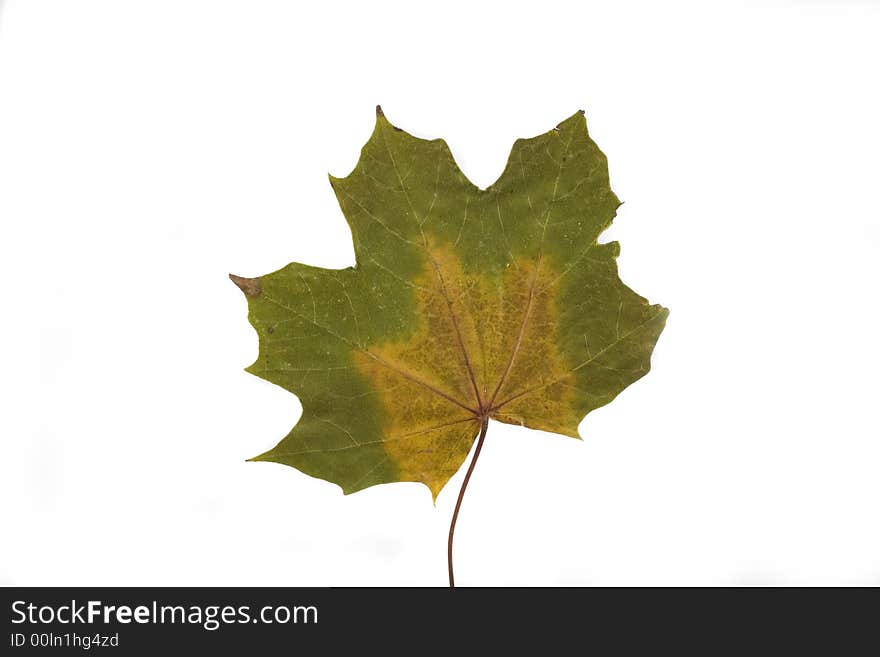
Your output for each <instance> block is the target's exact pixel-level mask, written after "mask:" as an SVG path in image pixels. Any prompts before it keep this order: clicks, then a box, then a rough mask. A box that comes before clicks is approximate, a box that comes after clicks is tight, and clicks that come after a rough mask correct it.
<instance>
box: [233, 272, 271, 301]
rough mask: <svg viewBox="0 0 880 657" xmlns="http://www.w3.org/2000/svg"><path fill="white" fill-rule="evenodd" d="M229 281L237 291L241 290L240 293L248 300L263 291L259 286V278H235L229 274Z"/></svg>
mask: <svg viewBox="0 0 880 657" xmlns="http://www.w3.org/2000/svg"><path fill="white" fill-rule="evenodd" d="M229 280H231V281H232V282H233V283H235V284H236V285H238V287H239V289H241V291H242V292H244V295H245V296H246V297H248V298H253V297H258V296H260V293H261V292H262V291H263V286H262V285H260V279H259V278H244V277H242V276H236V275H235V274H229Z"/></svg>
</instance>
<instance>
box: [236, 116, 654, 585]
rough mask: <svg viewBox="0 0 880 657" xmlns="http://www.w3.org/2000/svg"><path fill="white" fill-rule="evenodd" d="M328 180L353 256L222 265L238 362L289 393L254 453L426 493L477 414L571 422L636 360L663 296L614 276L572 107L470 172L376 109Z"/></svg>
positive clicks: (443, 147) (443, 477)
mask: <svg viewBox="0 0 880 657" xmlns="http://www.w3.org/2000/svg"><path fill="white" fill-rule="evenodd" d="M330 182H331V184H332V186H333V189H334V191H335V192H336V197H337V199H338V201H339V205H340V207H341V208H342V211H343V213H344V214H345V217H346V219H347V220H348V223H349V226H350V227H351V231H352V237H353V239H354V247H355V256H356V261H357V264H356V266H355V267H349V268H347V269H342V270H330V269H322V268H318V267H311V266H308V265H303V264H299V263H292V264H290V265H288V266H287V267H284V268H283V269H281V270H279V271H276V272H274V273H271V274H268V275H266V276H261V277H259V278H242V277H239V276H234V275H232V276H230V277H231V278H232V280H233V281H234V282H235V283H236V284H237V285H238V286H239V287H240V288H241V290H242V291H243V292H244V294H245V296H246V297H247V301H248V306H249V311H250V312H249V317H250V321H251V323H252V324H253V326H254V328H255V329H256V331H257V333H258V335H259V340H260V351H259V356H258V358H257V360H256V362H254V364H253V365H251V366H250V367H248V368H247V370H248V371H249V372H251V373H253V374H255V375H257V376H260V377H262V378H264V379H267V380H268V381H271V382H272V383H275V384H277V385H279V386H281V387H283V388H285V389H286V390H289V391H290V392H292V393H295V394H296V395H297V396H299V398H300V400H301V402H302V407H303V413H302V418H301V419H300V421H299V423H298V424H297V425H296V426H295V427H294V428H293V429H292V431H291V432H290V433H289V434H288V435H287V436H286V437H285V438H284V439H282V440H281V442H279V443H278V445H276V446H275V447H274V448H272V449H271V450H269V451H268V452H266V453H264V454H261V455H259V456H257V457H255V458H254V459H252V460H256V461H274V462H277V463H283V464H286V465H290V466H293V467H295V468H297V469H299V470H301V471H303V472H305V473H307V474H309V475H312V476H315V477H320V478H321V479H326V480H327V481H331V482H334V483H336V484H338V485H339V486H341V487H342V490H343V491H344V492H345V493H352V492H355V491H358V490H361V489H363V488H366V487H368V486H373V485H376V484H382V483H386V482H396V481H415V482H421V483H423V484H425V485H426V486H427V487H428V488H429V489H430V490H431V493H432V495H433V496H434V497H435V498H436V496H437V495H438V493H439V492H440V490H441V489H442V488H443V486H444V485H445V484H446V482H447V481H448V480H449V479H450V477H452V476H453V474H455V472H456V471H457V470H458V469H459V468H460V467H461V465H462V463H463V462H464V460H465V459H466V457H467V455H468V453H469V452H470V450H471V447H472V446H473V443H474V440H475V439H476V438H477V436H478V435H479V444H478V448H477V452H476V453H475V459H476V455H478V453H479V448H480V447H481V446H482V441H483V438H484V437H485V433H486V427H487V424H488V420H489V419H490V418H491V419H494V420H498V421H500V422H506V423H511V424H518V425H523V426H526V427H531V428H534V429H541V430H544V431H551V432H554V433H559V434H564V435H567V436H572V437H578V430H577V427H578V424H579V423H580V421H581V420H582V419H583V417H584V416H585V415H586V414H587V413H589V412H590V411H592V410H593V409H596V408H598V407H600V406H603V405H604V404H607V403H608V402H610V401H611V400H612V399H614V397H615V396H617V394H618V393H620V392H621V391H622V390H623V389H624V388H626V387H627V386H628V385H629V384H631V383H632V382H634V381H636V380H637V379H639V378H641V377H642V376H644V375H645V374H646V373H647V372H648V370H649V368H650V357H651V352H652V350H653V348H654V344H655V343H656V341H657V339H658V337H659V335H660V332H661V331H662V330H663V326H664V324H665V321H666V316H667V314H668V311H667V310H666V309H665V308H663V307H661V306H659V305H651V304H649V303H648V302H647V301H646V300H645V299H644V298H642V297H641V296H639V295H638V294H636V293H635V292H633V291H632V290H631V289H629V288H628V287H627V286H626V285H624V284H623V283H622V282H621V280H620V278H619V277H618V273H617V264H616V257H617V255H618V253H619V247H618V244H617V243H613V242H612V243H607V244H600V243H599V242H598V237H599V235H600V234H601V233H602V231H603V230H605V228H607V227H608V226H609V224H610V223H611V221H612V219H613V218H614V216H615V213H616V210H617V208H618V207H619V205H620V201H619V200H618V199H617V197H616V196H615V195H614V193H613V192H612V191H611V188H610V186H609V182H608V167H607V162H606V158H605V156H604V155H603V154H602V152H601V151H600V150H599V148H598V147H597V146H596V144H595V143H594V142H593V141H592V140H591V139H590V137H589V135H588V133H587V127H586V121H585V118H584V115H583V112H578V113H576V114H574V115H573V116H571V117H570V118H568V119H566V120H565V121H563V122H562V123H560V124H559V125H558V126H557V127H556V128H554V129H553V130H550V131H549V132H547V133H545V134H542V135H540V136H538V137H534V138H531V139H519V140H517V141H516V142H515V143H514V145H513V148H512V150H511V153H510V158H509V161H508V163H507V167H506V168H505V170H504V172H503V173H502V174H501V177H500V178H499V179H498V180H497V181H496V182H495V183H494V184H493V185H491V186H490V187H488V188H487V189H479V188H478V187H476V186H475V185H473V184H472V183H471V182H470V181H469V180H468V179H467V178H466V177H465V175H464V174H463V173H462V172H461V170H460V169H459V168H458V166H457V165H456V163H455V161H454V159H453V157H452V154H451V152H450V150H449V147H448V146H447V144H446V142H445V141H443V140H442V139H433V140H424V139H419V138H416V137H413V136H412V135H409V134H407V133H406V132H404V131H402V130H400V129H399V128H396V127H395V126H393V125H391V123H389V122H388V120H387V119H386V118H385V116H384V114H383V113H382V111H381V109H379V108H377V113H376V126H375V129H374V131H373V134H372V136H371V137H370V139H369V141H368V142H367V143H366V145H365V146H364V148H363V150H362V152H361V157H360V160H359V161H358V163H357V165H356V166H355V168H354V170H353V171H352V172H351V173H350V174H349V175H348V176H346V177H345V178H334V177H332V176H331V177H330ZM475 459H474V460H473V461H472V463H471V468H470V469H469V470H468V473H467V476H466V479H465V484H464V485H465V486H466V483H467V480H468V479H469V478H470V473H471V471H472V469H473V464H474V462H475ZM463 493H464V487H463V488H462V491H461V493H460V496H459V505H460V502H461V495H463ZM457 514H458V505H457V506H456V513H455V516H454V517H453V528H454V521H455V517H457ZM451 535H452V529H451V530H450V581H452V573H451V544H452V541H451Z"/></svg>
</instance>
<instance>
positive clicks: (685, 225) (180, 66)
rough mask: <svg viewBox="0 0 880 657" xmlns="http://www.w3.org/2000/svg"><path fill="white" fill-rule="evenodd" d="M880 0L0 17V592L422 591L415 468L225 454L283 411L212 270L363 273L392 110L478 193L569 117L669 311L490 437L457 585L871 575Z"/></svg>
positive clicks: (164, 8)
mask: <svg viewBox="0 0 880 657" xmlns="http://www.w3.org/2000/svg"><path fill="white" fill-rule="evenodd" d="M878 34H880V5H878V4H877V3H875V2H867V1H865V2H856V1H839V2H830V1H829V2H808V1H804V2H794V1H790V2H770V3H767V2H761V3H759V2H754V3H747V2H729V3H726V4H723V3H708V2H696V3H692V4H691V3H681V2H644V3H635V2H614V3H607V4H606V5H605V6H604V7H603V6H598V5H591V4H589V3H585V2H578V3H557V2H551V1H548V0H544V1H542V2H539V3H524V4H522V5H520V4H517V3H513V2H506V3H502V4H498V5H494V6H490V5H488V4H485V5H484V4H483V3H478V2H473V1H472V2H466V3H461V4H457V3H454V2H446V3H442V4H441V3H434V4H433V5H432V6H430V7H429V6H426V5H423V4H422V3H413V2H401V3H388V2H381V1H375V0H374V1H372V2H359V3H348V4H342V3H339V2H332V3H331V2H328V3H292V2H277V3H273V2H217V1H216V0H212V1H210V2H207V1H206V2H193V1H183V2H182V1H179V0H175V1H173V2H172V1H170V0H169V1H156V0H150V1H149V2H146V1H144V2H130V1H129V2H119V1H112V2H111V1H106V2H95V1H82V2H43V1H40V0H34V1H30V2H25V1H11V2H6V3H5V6H3V7H2V9H0V222H2V238H0V267H2V281H3V284H2V290H3V294H2V300H0V303H2V323H0V350H2V354H0V355H2V367H0V376H2V389H0V395H2V396H0V399H2V402H0V405H2V411H0V413H2V419H0V423H2V425H0V440H2V458H0V527H2V529H0V534H2V540H0V583H3V584H23V585H55V584H59V585H60V584H94V585H99V584H102V585H135V584H149V585H158V584H169V585H175V584H179V585H195V584H215V585H221V584H238V585H244V584H252V585H345V584H351V585H392V584H403V585H441V586H442V585H444V584H445V583H446V572H445V569H446V562H445V548H446V546H445V539H446V531H447V523H448V521H449V517H450V514H451V510H452V505H453V503H454V501H455V495H456V494H457V490H458V485H459V484H460V481H461V476H462V473H459V474H458V475H457V476H456V478H455V479H453V481H452V482H451V483H450V485H449V486H448V487H447V488H446V489H445V490H444V492H443V493H442V494H441V496H440V498H439V500H438V503H437V506H436V508H435V507H434V506H433V505H432V503H431V497H430V494H429V493H428V490H427V489H426V488H425V487H423V486H419V485H416V484H392V485H386V486H380V487H375V488H371V489H369V490H367V491H364V492H361V493H358V494H356V495H353V496H348V497H346V496H343V495H342V494H341V492H340V490H339V489H338V488H337V487H336V486H334V485H332V484H328V483H326V482H323V481H320V480H317V479H312V478H310V477H307V476H305V475H303V474H301V473H299V472H297V471H296V470H293V469H290V468H286V467H284V466H280V465H275V464H266V463H245V461H244V460H245V458H247V457H250V456H253V455H255V454H257V453H259V452H262V451H264V450H266V449H267V448H269V447H271V446H272V445H274V444H275V442H276V441H277V440H278V439H280V438H281V437H282V436H284V435H285V433H286V432H287V431H288V430H289V428H290V427H291V426H292V425H293V423H294V422H295V421H296V420H297V418H298V417H299V414H300V406H299V403H298V402H297V401H296V399H295V398H294V397H293V396H292V395H290V394H289V393H287V392H285V391H284V390H282V389H280V388H277V387H274V386H272V385H271V384H269V383H267V382H265V381H262V380H260V379H258V378H256V377H254V376H251V375H249V374H247V373H245V372H244V371H242V368H243V367H244V366H246V365H248V364H250V363H251V362H252V361H253V359H254V357H255V355H256V351H257V339H256V334H255V333H254V331H253V330H252V329H251V327H250V326H249V325H248V323H247V320H246V306H245V300H244V298H243V296H242V294H241V292H240V291H239V290H238V289H237V288H236V287H235V286H234V285H232V283H230V281H229V280H228V279H227V278H226V275H227V273H228V272H234V273H237V274H241V275H246V276H255V275H259V274H263V273H266V272H269V271H272V270H274V269H277V268H279V267H281V266H283V265H285V264H286V263H288V262H289V261H291V260H298V261H301V262H306V263H310V264H314V265H321V266H326V267H344V266H348V265H351V264H353V262H354V260H353V258H354V256H353V251H352V247H351V240H350V234H349V231H348V228H347V226H346V224H345V222H344V220H343V217H342V215H341V213H340V211H339V209H338V207H337V204H336V201H335V199H334V197H333V194H332V191H331V189H330V186H329V184H328V182H327V179H326V174H327V173H328V172H332V173H334V174H336V175H344V174H346V173H348V171H350V169H351V168H352V167H353V166H354V164H355V162H356V160H357V157H358V153H359V150H360V147H361V145H362V144H363V142H364V141H365V140H366V139H367V137H368V135H369V133H370V131H371V129H372V125H373V120H374V115H373V108H374V106H375V105H376V103H382V105H383V107H384V109H385V111H386V113H387V115H388V117H389V118H390V120H391V121H392V122H394V123H396V124H397V125H399V126H401V127H403V128H404V129H406V130H408V131H410V132H412V133H414V134H416V135H419V136H424V137H437V136H442V137H444V138H446V139H447V140H448V142H449V143H450V145H451V147H452V150H453V152H454V154H455V156H456V158H457V159H458V161H459V163H460V165H461V167H462V168H463V170H464V171H465V172H466V173H467V174H468V175H469V176H470V177H471V179H472V180H473V181H474V182H475V183H477V184H479V185H481V186H486V185H488V184H490V183H491V182H492V181H493V180H494V179H495V178H496V177H497V176H498V175H499V174H500V172H501V170H502V168H503V166H504V163H505V160H506V157H507V153H508V150H509V148H510V145H511V143H512V141H513V140H514V139H515V138H516V137H527V136H532V135H535V134H538V133H541V132H544V131H546V130H547V129H549V128H551V127H553V126H554V125H555V124H556V123H557V122H559V121H560V120H562V119H564V118H565V117H567V116H569V115H570V114H572V113H573V112H574V111H575V110H577V109H580V108H583V109H584V110H586V113H587V121H588V124H589V126H590V130H591V134H592V136H593V137H594V139H595V140H596V141H597V142H598V144H599V146H600V147H601V148H602V149H603V150H604V151H605V152H606V153H607V154H608V156H609V160H610V166H611V176H612V185H613V187H614V189H615V191H616V192H617V194H618V195H619V196H620V197H621V199H623V200H624V201H625V205H624V206H623V207H622V208H621V211H620V213H619V216H618V219H617V221H616V223H615V225H614V227H613V228H612V229H611V230H609V231H608V233H607V234H606V236H605V238H603V239H617V240H619V241H620V242H621V245H622V255H621V258H620V267H621V275H622V277H623V279H624V280H625V281H626V282H627V283H628V284H630V285H631V286H632V287H633V288H635V289H636V290H637V291H638V292H640V293H642V294H644V295H645V296H647V297H648V298H649V299H650V300H651V301H654V302H660V303H663V304H664V305H666V306H668V307H669V308H670V309H671V316H670V319H669V323H668V326H667V329H666V331H665V333H664V334H663V336H662V337H661V339H660V342H659V344H658V346H657V349H656V352H655V357H654V369H653V371H652V372H651V373H650V374H649V375H648V376H647V377H646V378H644V379H642V380H641V381H639V382H637V383H636V384H634V385H633V386H632V387H631V388H629V389H627V390H626V391H625V392H624V393H623V394H621V396H620V397H619V398H618V399H617V400H616V401H615V402H614V403H612V404H611V405H609V406H606V407H604V408H602V409H600V410H598V411H596V412H594V413H593V414H591V415H589V416H588V418H587V419H586V420H585V421H584V422H583V424H582V425H581V433H582V435H583V436H584V441H583V442H580V441H575V440H571V439H566V438H562V437H558V436H553V435H549V434H542V433H539V432H534V431H529V430H525V429H520V428H515V427H509V426H503V425H499V424H492V426H491V427H490V430H489V436H488V438H487V442H486V447H485V450H484V452H483V455H482V458H481V460H480V463H479V466H478V468H477V471H476V473H475V475H474V479H473V481H472V484H471V487H470V489H469V491H468V497H467V498H466V500H465V504H464V507H463V511H462V516H461V518H460V522H459V527H458V532H457V543H456V547H457V563H456V566H457V576H458V581H459V583H460V584H463V585H467V584H483V585H507V584H522V585H538V584H541V585H543V584H549V585H556V584H565V585H567V584H586V585H596V584H607V585H611V584H615V585H616V584H624V585H628V584H648V585H654V584H696V585H711V584H771V585H772V584H880V522H878V516H880V512H878V507H880V476H878V475H880V431H878V420H877V405H878V398H877V396H878V370H880V356H878V339H877V335H878V324H880V314H878V299H877V297H878V293H877V285H878V282H880V265H878V262H880V200H878V183H880V175H878V174H880V156H878V153H880V128H878V126H880V120H878V117H880V92H878V84H877V71H878V64H880V39H878V38H877V37H878Z"/></svg>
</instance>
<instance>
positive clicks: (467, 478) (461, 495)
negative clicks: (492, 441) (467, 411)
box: [447, 415, 489, 588]
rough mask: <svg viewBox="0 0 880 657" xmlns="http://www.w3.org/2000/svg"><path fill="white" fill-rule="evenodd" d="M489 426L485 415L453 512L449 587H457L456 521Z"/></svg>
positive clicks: (450, 537)
mask: <svg viewBox="0 0 880 657" xmlns="http://www.w3.org/2000/svg"><path fill="white" fill-rule="evenodd" d="M488 428H489V416H488V415H483V418H482V424H481V426H480V437H479V438H478V439H477V449H476V450H474V458H472V459H471V464H470V465H469V466H468V469H467V472H466V473H465V475H464V481H463V482H461V490H460V491H459V492H458V501H457V502H456V503H455V511H453V512H452V522H450V523H449V545H448V548H447V559H448V561H449V587H450V588H455V574H454V572H453V569H452V538H453V536H454V535H455V522H456V521H457V520H458V512H459V510H460V509H461V501H462V500H463V499H464V492H465V491H466V490H467V485H468V482H469V481H470V480H471V475H472V474H473V472H474V466H475V465H476V464H477V459H478V458H480V451H481V450H482V449H483V442H484V441H485V440H486V429H488Z"/></svg>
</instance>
